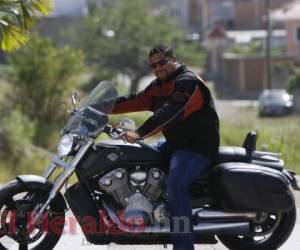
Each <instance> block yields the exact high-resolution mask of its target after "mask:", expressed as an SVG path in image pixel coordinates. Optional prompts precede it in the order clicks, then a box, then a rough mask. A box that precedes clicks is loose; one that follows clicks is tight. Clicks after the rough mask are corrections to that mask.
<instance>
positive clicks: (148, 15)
mask: <svg viewBox="0 0 300 250" xmlns="http://www.w3.org/2000/svg"><path fill="white" fill-rule="evenodd" d="M84 30H85V31H86V32H85V34H84V35H82V36H81V37H82V40H81V44H82V47H83V48H84V50H85V51H86V55H87V58H88V60H89V62H90V63H91V64H92V65H96V67H97V70H103V69H105V70H106V71H109V72H110V73H111V74H112V73H116V72H119V73H123V74H126V75H128V76H129V77H130V79H131V83H132V85H131V89H130V92H135V91H136V89H137V86H138V82H139V80H140V79H141V77H143V76H145V75H147V74H148V73H149V68H148V51H149V48H151V47H152V46H153V45H154V44H157V43H168V44H171V45H172V46H173V47H175V48H176V47H178V45H179V44H180V43H181V42H182V37H183V33H182V32H181V31H179V28H178V27H176V26H175V24H174V23H173V21H172V20H171V19H170V18H168V17H167V16H166V15H163V14H159V13H156V14H155V13H153V10H152V9H151V8H150V6H149V4H148V2H147V1H146V0H127V1H114V2H111V4H110V5H108V6H106V7H103V8H100V9H99V10H94V11H93V12H92V14H91V16H90V17H88V18H87V21H86V24H85V29H84Z"/></svg>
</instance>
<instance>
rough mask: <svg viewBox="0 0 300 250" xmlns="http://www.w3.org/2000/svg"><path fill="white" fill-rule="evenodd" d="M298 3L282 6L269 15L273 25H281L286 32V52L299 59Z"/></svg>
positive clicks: (299, 22) (299, 23)
mask: <svg viewBox="0 0 300 250" xmlns="http://www.w3.org/2000/svg"><path fill="white" fill-rule="evenodd" d="M299 13H300V1H299V0H296V1H293V2H292V3H289V4H286V5H284V6H283V7H282V8H280V9H277V10H275V11H274V12H272V14H271V18H272V20H273V22H274V23H283V24H284V27H285V30H286V37H285V38H286V39H285V43H286V51H287V53H288V54H290V55H294V56H295V57H298V58H300V15H299Z"/></svg>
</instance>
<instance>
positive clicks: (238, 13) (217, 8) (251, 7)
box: [199, 0, 293, 30]
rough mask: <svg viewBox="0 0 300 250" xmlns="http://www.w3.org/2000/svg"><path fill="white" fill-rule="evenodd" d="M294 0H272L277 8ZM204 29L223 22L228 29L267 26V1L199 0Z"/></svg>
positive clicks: (253, 28)
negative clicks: (265, 19)
mask: <svg viewBox="0 0 300 250" xmlns="http://www.w3.org/2000/svg"><path fill="white" fill-rule="evenodd" d="M292 1H293V0H272V1H271V8H272V9H276V8H279V7H281V6H283V5H285V4H287V3H290V2H292ZM199 2H200V8H201V13H202V20H201V23H202V27H201V28H202V30H211V29H212V27H214V26H215V25H216V24H222V25H223V26H224V27H225V28H226V29H227V30H258V29H264V28H265V21H264V17H265V15H266V5H265V3H266V1H262V0H199Z"/></svg>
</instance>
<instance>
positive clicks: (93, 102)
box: [81, 81, 118, 114]
mask: <svg viewBox="0 0 300 250" xmlns="http://www.w3.org/2000/svg"><path fill="white" fill-rule="evenodd" d="M117 97H118V91H117V89H116V87H115V86H114V84H113V83H112V82H111V81H102V82H100V83H99V84H98V85H97V86H96V87H95V88H94V89H93V90H92V92H91V93H90V94H89V95H88V96H87V97H86V98H85V100H84V101H83V103H82V105H81V107H86V106H90V107H93V108H95V109H97V110H99V111H101V112H103V113H106V114H109V113H110V112H111V111H112V108H113V106H114V104H115V101H116V99H117Z"/></svg>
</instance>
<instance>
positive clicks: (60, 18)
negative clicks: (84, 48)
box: [37, 0, 108, 46]
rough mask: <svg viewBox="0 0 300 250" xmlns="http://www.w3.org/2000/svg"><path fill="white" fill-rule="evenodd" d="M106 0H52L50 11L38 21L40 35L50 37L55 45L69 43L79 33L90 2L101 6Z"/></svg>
mask: <svg viewBox="0 0 300 250" xmlns="http://www.w3.org/2000/svg"><path fill="white" fill-rule="evenodd" d="M107 1H108V0H93V1H89V0H54V9H53V11H52V13H51V14H50V15H49V16H47V17H44V18H42V19H41V20H40V22H39V23H38V26H37V29H38V31H39V33H40V34H41V35H42V36H45V37H51V40H53V41H54V42H55V43H56V44H57V45H61V46H63V45H66V44H70V43H71V42H72V40H73V37H74V35H76V33H80V24H81V23H82V19H83V18H84V17H85V16H87V15H88V13H89V9H90V8H92V6H91V4H94V5H97V6H102V5H103V4H105V3H106V2H107Z"/></svg>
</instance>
